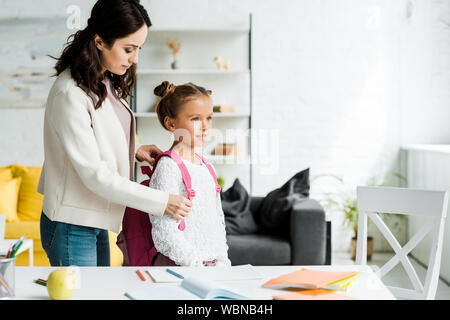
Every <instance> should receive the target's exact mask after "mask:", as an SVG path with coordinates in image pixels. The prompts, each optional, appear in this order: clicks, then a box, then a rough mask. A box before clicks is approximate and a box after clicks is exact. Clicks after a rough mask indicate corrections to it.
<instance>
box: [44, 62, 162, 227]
mask: <svg viewBox="0 0 450 320" xmlns="http://www.w3.org/2000/svg"><path fill="white" fill-rule="evenodd" d="M94 101H96V97H95V96H92V97H91V96H90V95H87V94H86V93H85V92H84V91H83V90H82V89H81V88H80V87H78V86H77V85H76V82H75V81H74V80H73V78H72V77H71V74H70V69H66V70H65V71H63V72H62V73H61V74H60V75H59V76H58V77H57V79H56V80H55V82H54V84H53V86H52V88H51V90H50V93H49V95H48V99H47V105H46V110H45V119H44V150H45V160H44V165H43V168H42V173H41V177H40V181H39V187H38V192H39V193H41V194H43V195H44V204H43V211H44V213H45V214H46V215H47V216H48V218H49V219H50V220H52V221H60V222H65V223H71V224H76V225H82V226H89V227H95V228H101V229H108V230H111V231H113V232H116V233H118V232H119V231H120V227H121V223H122V218H123V214H124V210H125V207H126V206H128V207H132V208H136V209H138V210H141V211H144V212H148V213H150V214H154V215H159V216H161V215H163V214H164V211H165V208H166V205H167V201H168V197H169V195H168V194H167V193H165V192H162V191H159V190H155V189H151V188H148V187H145V186H142V185H140V184H139V183H136V182H133V181H131V180H130V177H132V176H133V174H132V170H133V167H134V165H133V161H131V163H130V156H129V155H130V150H129V148H128V144H127V141H126V138H125V135H124V133H123V129H122V126H121V123H120V121H119V119H118V118H117V116H116V113H115V111H114V109H113V106H112V105H111V103H110V102H109V101H108V100H107V99H105V101H104V102H103V104H102V106H101V107H100V108H98V109H97V110H96V109H95V108H94ZM122 102H123V103H124V104H125V105H126V106H127V108H128V104H127V103H126V101H125V100H123V99H122ZM130 113H131V114H132V112H131V111H130ZM134 121H135V119H134V116H132V128H134ZM133 134H134V133H133ZM133 147H134V146H133ZM133 155H134V151H133Z"/></svg>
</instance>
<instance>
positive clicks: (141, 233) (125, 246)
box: [116, 150, 220, 266]
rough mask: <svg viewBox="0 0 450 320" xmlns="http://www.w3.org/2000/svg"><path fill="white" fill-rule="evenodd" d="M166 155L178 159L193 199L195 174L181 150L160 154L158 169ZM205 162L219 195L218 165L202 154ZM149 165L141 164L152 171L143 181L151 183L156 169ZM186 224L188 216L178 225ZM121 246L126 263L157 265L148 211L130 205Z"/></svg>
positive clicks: (142, 168) (118, 239)
mask: <svg viewBox="0 0 450 320" xmlns="http://www.w3.org/2000/svg"><path fill="white" fill-rule="evenodd" d="M163 156H169V157H170V158H172V160H174V161H175V162H176V164H177V165H178V167H179V168H180V171H181V176H182V178H183V182H184V185H185V186H186V190H187V196H188V199H189V200H191V201H192V199H193V198H194V197H195V191H194V190H193V189H192V185H191V176H190V174H189V172H188V170H187V168H186V166H185V164H184V163H183V160H182V159H181V158H180V157H179V156H178V154H177V153H175V152H172V151H170V150H169V151H166V152H163V153H161V154H160V155H158V157H157V158H156V161H155V165H154V167H153V168H154V169H155V168H156V164H157V163H158V160H159V159H160V158H161V157H163ZM198 156H199V157H200V158H201V159H202V161H203V163H204V164H205V165H206V167H207V168H208V170H209V172H210V173H211V176H212V177H213V179H214V183H215V184H216V195H218V194H219V193H220V186H219V184H218V183H217V177H216V174H215V173H214V169H213V168H212V166H211V165H210V164H209V162H208V161H206V159H205V158H203V157H202V156H201V155H198ZM154 169H153V170H151V169H150V167H148V166H143V167H141V172H142V174H146V175H148V177H149V179H147V180H144V181H142V182H141V184H142V185H145V186H147V187H148V186H149V184H150V178H151V176H152V174H153V172H154ZM184 228H185V222H184V220H183V221H181V222H180V224H179V225H178V229H180V230H181V231H183V230H184ZM116 244H117V246H118V247H119V248H120V250H121V251H122V253H123V265H124V266H151V265H153V260H154V258H155V257H156V254H157V253H158V252H157V251H156V248H155V245H154V243H153V239H152V224H151V222H150V218H149V217H148V213H146V212H143V211H140V210H137V209H133V208H130V207H127V208H126V209H125V214H124V217H123V220H122V231H121V232H120V233H119V235H118V236H117V242H116Z"/></svg>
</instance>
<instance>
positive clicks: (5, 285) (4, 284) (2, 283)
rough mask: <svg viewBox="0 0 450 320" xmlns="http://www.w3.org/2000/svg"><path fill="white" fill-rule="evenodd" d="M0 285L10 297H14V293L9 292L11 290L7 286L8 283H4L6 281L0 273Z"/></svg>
mask: <svg viewBox="0 0 450 320" xmlns="http://www.w3.org/2000/svg"><path fill="white" fill-rule="evenodd" d="M0 284H1V285H3V286H4V287H5V288H6V290H7V291H8V293H9V295H10V296H13V295H14V292H13V291H12V290H11V288H10V287H9V285H8V282H6V279H5V278H4V277H3V275H2V274H1V273H0Z"/></svg>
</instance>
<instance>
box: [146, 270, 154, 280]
mask: <svg viewBox="0 0 450 320" xmlns="http://www.w3.org/2000/svg"><path fill="white" fill-rule="evenodd" d="M145 272H147V274H148V276H149V277H150V279H152V281H153V282H156V280H155V278H153V277H152V275H151V274H150V272H149V271H148V270H145Z"/></svg>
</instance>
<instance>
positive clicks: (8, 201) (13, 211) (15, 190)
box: [0, 177, 22, 222]
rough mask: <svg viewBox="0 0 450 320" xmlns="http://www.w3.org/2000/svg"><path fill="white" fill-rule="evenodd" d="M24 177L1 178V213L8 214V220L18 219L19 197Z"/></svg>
mask: <svg viewBox="0 0 450 320" xmlns="http://www.w3.org/2000/svg"><path fill="white" fill-rule="evenodd" d="M21 181H22V178H20V177H19V178H14V179H11V180H6V181H2V180H0V213H4V214H5V215H6V221H7V222H11V221H18V220H19V217H18V216H17V199H18V195H19V189H20V183H21Z"/></svg>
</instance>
